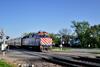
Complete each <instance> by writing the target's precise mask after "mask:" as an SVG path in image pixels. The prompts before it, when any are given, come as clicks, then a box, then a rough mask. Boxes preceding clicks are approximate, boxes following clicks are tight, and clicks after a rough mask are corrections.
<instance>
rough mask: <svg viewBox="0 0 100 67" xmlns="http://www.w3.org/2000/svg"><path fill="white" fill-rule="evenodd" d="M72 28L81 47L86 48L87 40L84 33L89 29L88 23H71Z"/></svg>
mask: <svg viewBox="0 0 100 67" xmlns="http://www.w3.org/2000/svg"><path fill="white" fill-rule="evenodd" d="M72 24H73V26H72V27H73V28H74V29H75V32H76V34H77V37H78V38H79V39H80V42H81V46H82V47H87V43H86V42H87V41H86V40H87V39H86V37H87V36H88V35H86V31H87V30H88V29H89V23H88V22H87V21H81V22H78V21H72Z"/></svg>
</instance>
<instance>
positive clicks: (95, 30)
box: [72, 21, 100, 48]
mask: <svg viewBox="0 0 100 67" xmlns="http://www.w3.org/2000/svg"><path fill="white" fill-rule="evenodd" d="M72 24H73V26H72V27H73V28H74V30H75V32H76V34H77V37H78V38H79V39H80V42H81V47H92V48H94V47H100V25H94V26H90V25H89V23H88V22H87V21H82V22H77V21H72Z"/></svg>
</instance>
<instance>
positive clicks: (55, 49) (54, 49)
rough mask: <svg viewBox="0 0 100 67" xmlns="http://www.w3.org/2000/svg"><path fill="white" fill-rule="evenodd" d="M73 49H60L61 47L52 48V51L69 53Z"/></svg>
mask: <svg viewBox="0 0 100 67" xmlns="http://www.w3.org/2000/svg"><path fill="white" fill-rule="evenodd" d="M70 49H71V48H67V47H63V48H60V47H52V48H51V50H52V51H69V50H70Z"/></svg>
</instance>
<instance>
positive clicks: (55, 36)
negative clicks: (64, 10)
mask: <svg viewBox="0 0 100 67" xmlns="http://www.w3.org/2000/svg"><path fill="white" fill-rule="evenodd" d="M49 37H51V38H52V40H53V43H54V44H55V45H59V44H60V36H59V35H58V34H53V33H50V34H49Z"/></svg>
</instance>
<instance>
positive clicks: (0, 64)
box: [0, 60, 12, 67]
mask: <svg viewBox="0 0 100 67" xmlns="http://www.w3.org/2000/svg"><path fill="white" fill-rule="evenodd" d="M0 67H12V66H11V65H9V64H7V63H6V62H4V60H0Z"/></svg>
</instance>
